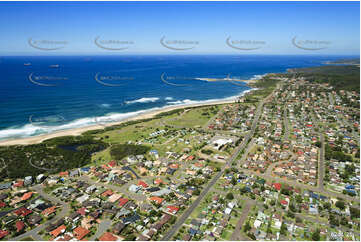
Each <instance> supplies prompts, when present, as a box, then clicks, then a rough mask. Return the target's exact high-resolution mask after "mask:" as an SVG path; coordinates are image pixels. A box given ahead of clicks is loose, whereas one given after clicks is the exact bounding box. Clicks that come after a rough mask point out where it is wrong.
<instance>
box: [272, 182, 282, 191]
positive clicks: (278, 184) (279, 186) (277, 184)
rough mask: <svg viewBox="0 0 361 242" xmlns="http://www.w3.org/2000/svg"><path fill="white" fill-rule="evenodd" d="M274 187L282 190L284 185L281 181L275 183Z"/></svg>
mask: <svg viewBox="0 0 361 242" xmlns="http://www.w3.org/2000/svg"><path fill="white" fill-rule="evenodd" d="M273 187H274V188H275V189H276V190H278V191H279V190H281V187H282V185H281V183H273Z"/></svg>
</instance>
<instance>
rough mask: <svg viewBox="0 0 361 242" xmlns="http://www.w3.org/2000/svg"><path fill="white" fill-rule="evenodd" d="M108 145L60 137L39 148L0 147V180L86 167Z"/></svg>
mask: <svg viewBox="0 0 361 242" xmlns="http://www.w3.org/2000/svg"><path fill="white" fill-rule="evenodd" d="M107 146H108V144H106V143H104V142H102V141H100V140H95V139H94V138H92V137H89V136H83V135H81V136H63V137H58V138H53V139H49V140H45V141H44V142H42V143H40V144H33V145H15V146H7V147H0V154H1V158H0V161H1V163H2V164H1V168H0V169H1V172H0V180H1V181H3V180H5V179H6V178H11V179H14V178H19V177H25V176H36V175H38V174H42V173H55V172H59V171H65V170H69V169H73V168H75V167H81V166H84V165H86V164H87V163H88V162H89V160H90V158H91V156H92V154H93V153H94V152H97V151H100V150H103V149H105V148H106V147H107Z"/></svg>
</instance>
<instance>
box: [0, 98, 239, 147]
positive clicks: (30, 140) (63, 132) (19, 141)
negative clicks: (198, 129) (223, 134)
mask: <svg viewBox="0 0 361 242" xmlns="http://www.w3.org/2000/svg"><path fill="white" fill-rule="evenodd" d="M241 96H242V95H241ZM237 98H238V97H234V98H232V99H228V100H220V101H213V102H204V103H197V104H184V105H176V106H171V107H165V108H162V109H159V110H152V111H149V112H146V111H145V112H144V113H142V114H139V115H137V116H134V117H130V118H127V119H124V120H121V121H118V122H109V123H107V124H102V125H99V124H97V125H90V126H86V127H81V128H75V129H67V130H61V131H57V132H53V133H49V134H43V135H38V136H32V137H26V138H19V139H10V140H2V141H0V146H8V145H30V144H37V143H41V142H42V141H44V140H46V139H50V138H55V137H60V136H68V135H73V136H76V135H80V134H82V133H84V132H85V131H89V130H96V129H104V127H107V126H112V125H116V124H121V123H124V122H127V121H131V120H139V119H148V118H152V117H154V116H155V115H157V114H159V113H163V112H168V111H171V110H175V109H179V108H188V107H200V106H206V105H216V104H225V103H233V102H234V101H235V100H237Z"/></svg>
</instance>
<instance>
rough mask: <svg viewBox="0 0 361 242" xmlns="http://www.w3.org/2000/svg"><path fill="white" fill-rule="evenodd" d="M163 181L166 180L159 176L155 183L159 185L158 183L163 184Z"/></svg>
mask: <svg viewBox="0 0 361 242" xmlns="http://www.w3.org/2000/svg"><path fill="white" fill-rule="evenodd" d="M161 183H164V182H163V180H162V179H160V178H157V179H155V180H154V184H157V185H158V184H161Z"/></svg>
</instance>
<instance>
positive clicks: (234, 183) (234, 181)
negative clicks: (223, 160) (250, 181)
mask: <svg viewBox="0 0 361 242" xmlns="http://www.w3.org/2000/svg"><path fill="white" fill-rule="evenodd" d="M231 183H232V185H233V186H235V185H236V184H237V179H236V178H235V177H232V180H231Z"/></svg>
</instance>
